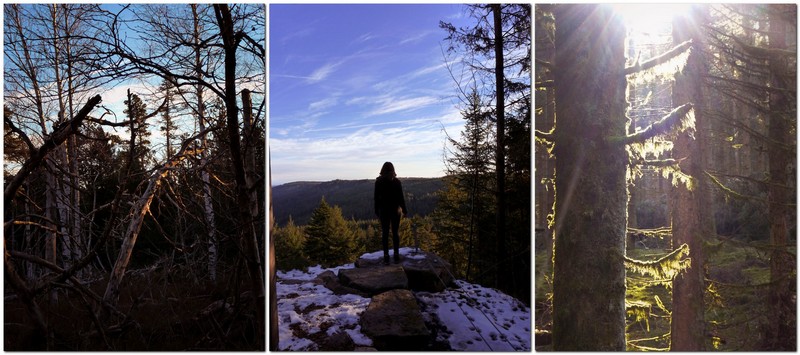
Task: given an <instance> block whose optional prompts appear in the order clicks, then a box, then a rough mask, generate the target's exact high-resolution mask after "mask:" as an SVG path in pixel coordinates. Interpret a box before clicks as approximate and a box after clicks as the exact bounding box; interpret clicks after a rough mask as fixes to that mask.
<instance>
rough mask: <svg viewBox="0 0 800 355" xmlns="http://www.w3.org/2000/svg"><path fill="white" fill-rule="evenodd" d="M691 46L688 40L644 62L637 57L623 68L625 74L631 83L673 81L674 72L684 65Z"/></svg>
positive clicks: (679, 70)
mask: <svg viewBox="0 0 800 355" xmlns="http://www.w3.org/2000/svg"><path fill="white" fill-rule="evenodd" d="M691 46H692V41H691V40H688V41H686V42H683V43H681V44H679V45H677V46H675V48H673V49H670V50H669V51H667V52H665V53H664V54H661V55H659V56H657V57H653V58H650V59H648V60H646V61H644V62H641V63H639V62H638V59H637V63H634V64H633V65H632V66H629V67H627V68H625V75H627V77H628V81H629V82H630V83H632V84H643V83H654V82H666V81H673V80H674V79H675V74H677V73H679V72H681V71H683V68H684V67H685V66H686V62H687V60H688V59H689V54H690V53H691Z"/></svg>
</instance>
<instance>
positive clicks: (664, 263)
mask: <svg viewBox="0 0 800 355" xmlns="http://www.w3.org/2000/svg"><path fill="white" fill-rule="evenodd" d="M688 255H689V245H687V244H682V245H681V246H680V247H679V248H678V249H675V250H673V251H672V252H671V253H669V254H667V255H664V256H663V257H661V258H660V259H657V260H653V261H642V260H635V259H631V258H629V257H627V256H626V257H625V267H626V268H627V269H628V270H629V271H632V272H637V273H640V274H642V275H650V276H653V277H654V278H655V279H657V280H672V279H673V278H675V276H677V275H678V274H679V273H680V272H681V271H684V270H686V269H688V268H689V267H691V265H692V260H691V259H689V258H685V259H684V257H686V256H688Z"/></svg>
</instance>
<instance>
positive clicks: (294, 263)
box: [272, 216, 308, 270]
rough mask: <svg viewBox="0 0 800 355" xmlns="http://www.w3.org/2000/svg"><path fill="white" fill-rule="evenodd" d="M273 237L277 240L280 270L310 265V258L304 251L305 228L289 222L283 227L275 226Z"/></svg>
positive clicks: (276, 252)
mask: <svg viewBox="0 0 800 355" xmlns="http://www.w3.org/2000/svg"><path fill="white" fill-rule="evenodd" d="M272 238H273V240H274V241H275V256H276V263H277V268H278V269H280V270H293V269H301V268H303V267H306V266H308V259H307V258H306V256H305V254H304V252H303V246H304V244H305V240H306V237H305V235H304V234H303V228H302V227H299V226H297V225H295V224H294V220H293V219H292V217H291V216H289V222H287V223H286V226H284V227H282V228H274V229H273V234H272Z"/></svg>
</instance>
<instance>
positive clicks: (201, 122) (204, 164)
mask: <svg viewBox="0 0 800 355" xmlns="http://www.w3.org/2000/svg"><path fill="white" fill-rule="evenodd" d="M190 6H191V8H192V18H193V21H194V26H193V27H194V36H193V41H194V44H195V52H194V67H195V73H196V75H197V77H198V79H200V80H202V78H203V62H202V59H201V56H200V48H201V46H200V42H201V39H200V17H199V15H198V13H197V4H191V5H190ZM195 92H196V96H197V123H198V126H199V127H200V131H205V129H206V106H205V102H204V101H203V85H201V84H197V86H196V88H195ZM207 146H208V144H207V138H206V136H205V135H204V136H202V137H201V138H200V150H201V151H202V152H201V153H200V154H201V158H200V179H201V180H202V181H203V216H204V218H205V221H206V231H207V233H208V234H207V238H208V239H207V241H206V245H207V248H208V277H209V279H211V282H216V281H217V259H218V255H217V236H216V232H217V227H216V223H215V221H214V204H213V201H212V199H211V176H210V174H209V173H208V158H206V156H207V154H208V153H206V151H205V150H206V148H207Z"/></svg>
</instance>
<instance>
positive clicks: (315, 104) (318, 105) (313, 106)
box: [308, 97, 339, 111]
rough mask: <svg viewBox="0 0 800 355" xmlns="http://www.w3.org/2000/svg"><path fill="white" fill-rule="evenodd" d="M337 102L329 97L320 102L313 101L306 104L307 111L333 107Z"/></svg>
mask: <svg viewBox="0 0 800 355" xmlns="http://www.w3.org/2000/svg"><path fill="white" fill-rule="evenodd" d="M338 102H339V99H337V98H336V97H329V98H325V99H322V100H318V101H314V102H312V103H310V104H308V110H309V111H319V110H323V109H326V108H328V107H331V106H334V105H336V104H337V103H338Z"/></svg>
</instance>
